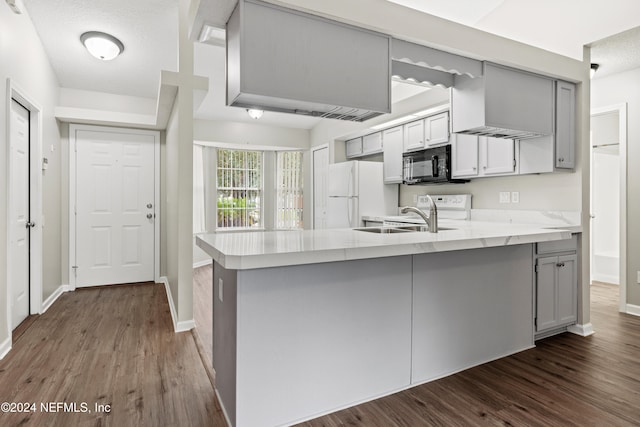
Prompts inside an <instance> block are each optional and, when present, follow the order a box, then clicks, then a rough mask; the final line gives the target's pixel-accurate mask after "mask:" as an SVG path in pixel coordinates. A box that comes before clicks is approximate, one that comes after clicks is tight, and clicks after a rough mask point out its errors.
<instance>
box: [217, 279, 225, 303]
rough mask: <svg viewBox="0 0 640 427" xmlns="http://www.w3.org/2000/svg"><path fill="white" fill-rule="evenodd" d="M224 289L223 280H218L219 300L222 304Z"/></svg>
mask: <svg viewBox="0 0 640 427" xmlns="http://www.w3.org/2000/svg"><path fill="white" fill-rule="evenodd" d="M223 288H224V283H223V282H222V278H218V299H219V300H220V302H222V294H223V293H224V292H223Z"/></svg>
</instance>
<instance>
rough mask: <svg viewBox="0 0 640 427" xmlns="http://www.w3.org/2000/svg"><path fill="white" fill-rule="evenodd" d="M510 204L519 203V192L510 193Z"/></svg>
mask: <svg viewBox="0 0 640 427" xmlns="http://www.w3.org/2000/svg"><path fill="white" fill-rule="evenodd" d="M511 203H520V192H519V191H512V192H511Z"/></svg>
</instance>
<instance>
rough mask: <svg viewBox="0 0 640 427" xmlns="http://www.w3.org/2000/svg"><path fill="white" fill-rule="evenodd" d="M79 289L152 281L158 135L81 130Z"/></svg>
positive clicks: (78, 143)
mask: <svg viewBox="0 0 640 427" xmlns="http://www.w3.org/2000/svg"><path fill="white" fill-rule="evenodd" d="M75 141H76V144H75V150H76V153H75V155H76V180H75V181H76V233H75V234H76V251H75V252H76V253H75V260H76V262H75V265H74V269H75V274H76V287H83V286H96V285H106V284H118V283H132V282H144V281H151V280H153V279H154V246H155V244H156V243H155V241H154V240H155V239H154V228H155V227H154V221H155V209H156V203H157V201H156V200H155V197H154V194H155V183H154V176H155V171H154V168H155V164H154V163H155V161H154V149H155V147H154V142H155V135H154V134H152V133H144V132H139V131H128V130H127V129H113V130H111V129H106V128H96V129H95V130H94V129H87V128H78V129H76V130H75Z"/></svg>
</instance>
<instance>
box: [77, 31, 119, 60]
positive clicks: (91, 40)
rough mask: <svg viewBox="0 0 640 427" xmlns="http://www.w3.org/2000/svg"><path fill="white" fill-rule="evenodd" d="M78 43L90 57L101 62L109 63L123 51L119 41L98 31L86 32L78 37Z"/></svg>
mask: <svg viewBox="0 0 640 427" xmlns="http://www.w3.org/2000/svg"><path fill="white" fill-rule="evenodd" d="M80 41H81V42H82V44H83V45H84V47H86V48H87V50H88V51H89V53H90V54H91V55H93V56H95V57H96V58H98V59H101V60H103V61H111V60H112V59H114V58H115V57H116V56H118V55H120V54H121V53H122V51H123V50H124V45H123V44H122V42H121V41H120V40H118V39H117V38H115V37H113V36H112V35H111V34H107V33H101V32H100V31H87V32H86V33H84V34H82V35H81V36H80Z"/></svg>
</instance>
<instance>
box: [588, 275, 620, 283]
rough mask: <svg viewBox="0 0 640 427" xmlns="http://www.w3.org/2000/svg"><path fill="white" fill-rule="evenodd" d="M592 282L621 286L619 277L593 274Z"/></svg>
mask: <svg viewBox="0 0 640 427" xmlns="http://www.w3.org/2000/svg"><path fill="white" fill-rule="evenodd" d="M591 281H592V282H593V281H596V282H603V283H609V284H612V285H619V284H620V277H619V276H608V275H606V274H595V273H594V274H593V275H592V276H591Z"/></svg>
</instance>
